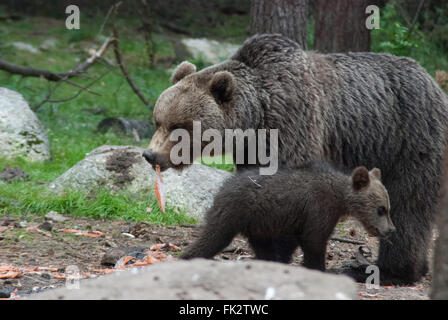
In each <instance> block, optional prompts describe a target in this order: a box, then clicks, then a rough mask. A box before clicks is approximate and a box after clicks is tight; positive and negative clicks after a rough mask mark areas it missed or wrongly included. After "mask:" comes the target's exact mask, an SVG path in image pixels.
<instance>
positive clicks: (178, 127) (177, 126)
mask: <svg viewBox="0 0 448 320" xmlns="http://www.w3.org/2000/svg"><path fill="white" fill-rule="evenodd" d="M181 128H182V127H181V126H180V125H177V124H174V125H172V126H171V127H170V131H174V130H176V129H181Z"/></svg>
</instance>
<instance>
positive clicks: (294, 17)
mask: <svg viewBox="0 0 448 320" xmlns="http://www.w3.org/2000/svg"><path fill="white" fill-rule="evenodd" d="M250 12H251V13H250V15H251V33H252V34H256V33H280V34H282V35H284V36H286V37H288V38H290V39H292V40H295V41H296V42H297V43H298V44H299V45H300V46H301V47H302V48H303V49H306V48H307V39H308V28H307V14H308V0H252V3H251V9H250Z"/></svg>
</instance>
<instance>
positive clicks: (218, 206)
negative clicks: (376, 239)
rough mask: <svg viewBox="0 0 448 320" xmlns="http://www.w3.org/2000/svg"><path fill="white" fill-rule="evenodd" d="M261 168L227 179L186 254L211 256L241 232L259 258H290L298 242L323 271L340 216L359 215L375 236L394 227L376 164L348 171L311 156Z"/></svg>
mask: <svg viewBox="0 0 448 320" xmlns="http://www.w3.org/2000/svg"><path fill="white" fill-rule="evenodd" d="M258 173H259V171H258V169H256V170H246V171H242V172H239V173H237V174H236V175H235V176H233V177H232V178H230V179H229V180H227V181H226V182H225V183H224V185H223V187H222V188H221V189H220V191H219V192H218V194H217V195H216V197H215V200H214V203H213V206H212V207H211V208H210V210H209V211H208V212H207V215H206V217H205V224H204V226H203V228H202V230H201V233H200V236H199V238H198V239H197V241H196V242H195V243H193V244H192V245H191V246H189V247H188V248H187V249H186V251H185V252H184V253H183V254H182V255H181V258H182V259H192V258H197V257H202V258H213V257H214V256H215V255H216V254H217V253H219V252H221V251H222V250H223V249H224V248H225V247H226V246H228V245H229V244H230V242H231V241H232V239H233V238H234V237H235V236H236V235H237V234H242V235H244V236H245V237H247V238H248V240H249V244H250V246H251V247H252V248H253V250H254V251H255V255H256V258H257V259H262V260H270V261H279V262H284V263H288V262H290V261H291V257H292V254H293V253H294V251H295V250H296V249H297V247H298V246H300V247H301V248H302V250H303V253H304V265H305V267H307V268H311V269H318V270H322V271H323V270H325V253H326V246H327V241H328V239H329V238H330V236H331V234H332V232H333V230H334V228H335V226H336V224H337V222H338V221H339V219H340V218H341V217H343V216H352V217H354V218H356V219H357V220H359V221H360V222H361V223H362V225H363V226H364V228H365V229H366V230H367V231H368V232H369V233H370V234H371V235H373V236H380V237H387V236H388V235H389V234H390V233H392V232H394V231H395V227H394V225H393V223H392V221H391V219H390V216H389V209H390V204H389V196H388V193H387V190H386V188H385V187H384V185H383V184H382V183H381V172H380V170H379V169H377V168H375V169H373V170H371V171H370V172H369V171H368V170H367V169H366V168H365V167H362V166H361V167H357V168H356V169H355V170H353V173H352V174H351V176H350V175H346V174H344V173H342V172H340V171H337V170H335V169H334V168H333V167H331V166H330V165H328V164H326V163H317V162H312V163H309V164H307V165H305V166H303V167H301V168H299V169H283V170H280V171H278V172H277V173H276V174H275V175H272V176H266V175H265V176H260V175H258Z"/></svg>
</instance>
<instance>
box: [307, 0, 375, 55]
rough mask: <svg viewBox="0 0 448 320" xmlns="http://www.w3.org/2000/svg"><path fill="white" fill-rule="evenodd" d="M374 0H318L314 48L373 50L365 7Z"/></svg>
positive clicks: (335, 50) (319, 49)
mask: <svg viewBox="0 0 448 320" xmlns="http://www.w3.org/2000/svg"><path fill="white" fill-rule="evenodd" d="M371 2H372V1H371V0H331V1H328V0H316V21H315V33H314V49H315V50H317V51H320V52H348V51H353V52H355V51H370V30H369V29H367V28H366V19H367V17H368V14H366V13H365V10H366V8H367V7H368V6H369V4H371Z"/></svg>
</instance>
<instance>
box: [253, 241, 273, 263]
mask: <svg viewBox="0 0 448 320" xmlns="http://www.w3.org/2000/svg"><path fill="white" fill-rule="evenodd" d="M249 244H250V246H251V247H252V249H253V250H254V252H255V257H256V258H257V259H260V260H267V261H277V260H278V256H277V252H276V246H275V244H274V241H273V240H272V239H271V238H249Z"/></svg>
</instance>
